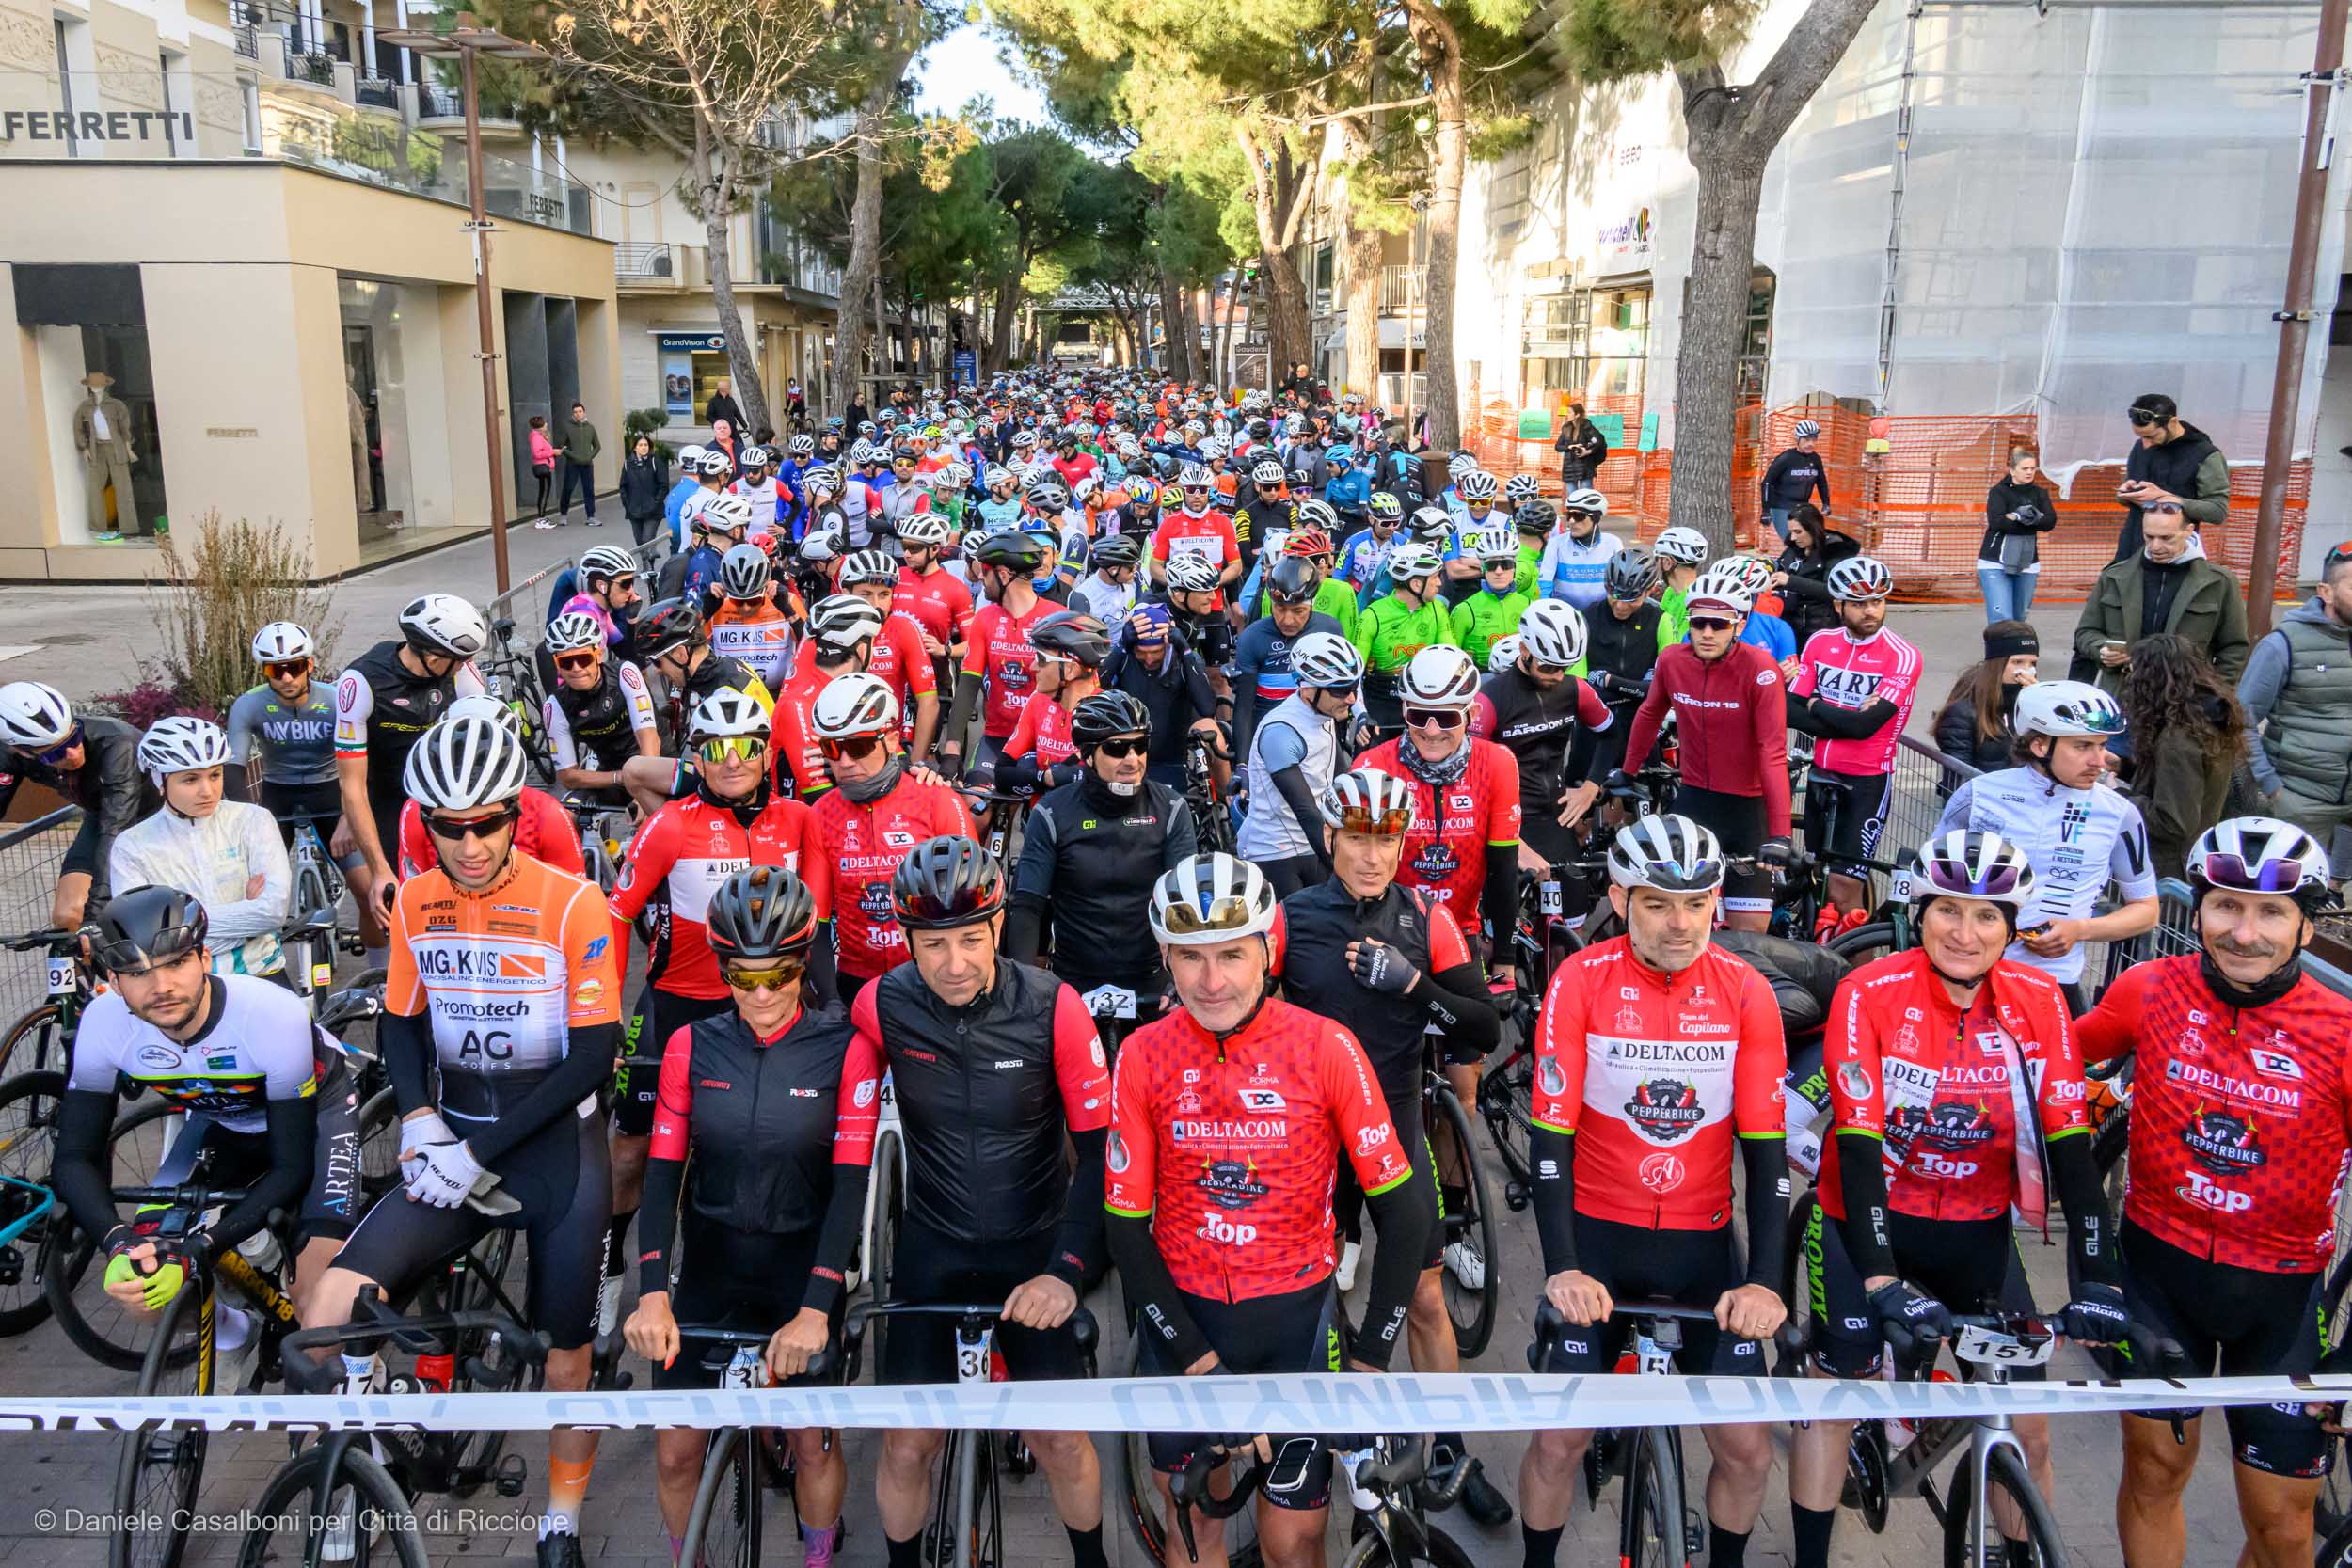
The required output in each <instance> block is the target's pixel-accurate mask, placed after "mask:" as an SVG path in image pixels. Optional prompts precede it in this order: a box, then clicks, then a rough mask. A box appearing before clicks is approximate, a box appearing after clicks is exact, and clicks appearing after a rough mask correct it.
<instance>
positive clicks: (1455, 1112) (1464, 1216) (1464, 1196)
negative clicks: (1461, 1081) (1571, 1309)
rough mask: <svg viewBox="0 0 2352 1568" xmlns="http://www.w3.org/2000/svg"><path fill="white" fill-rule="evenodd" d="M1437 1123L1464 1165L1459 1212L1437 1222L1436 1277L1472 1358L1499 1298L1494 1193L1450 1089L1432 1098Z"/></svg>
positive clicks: (1489, 1331)
mask: <svg viewBox="0 0 2352 1568" xmlns="http://www.w3.org/2000/svg"><path fill="white" fill-rule="evenodd" d="M1434 1098H1435V1100H1436V1101H1437V1104H1436V1107H1435V1109H1436V1113H1437V1117H1438V1119H1439V1120H1441V1121H1443V1122H1444V1123H1445V1125H1446V1126H1447V1127H1449V1128H1451V1129H1452V1130H1453V1133H1454V1148H1455V1149H1457V1150H1458V1151H1459V1154H1460V1158H1461V1162H1462V1175H1463V1180H1462V1182H1461V1183H1460V1186H1459V1188H1458V1189H1457V1190H1458V1194H1459V1196H1460V1197H1461V1200H1462V1202H1461V1212H1459V1213H1454V1212H1448V1213H1447V1214H1446V1215H1444V1217H1443V1218H1442V1219H1441V1220H1440V1221H1439V1222H1438V1223H1439V1225H1440V1227H1441V1228H1442V1230H1443V1232H1444V1240H1445V1256H1444V1257H1443V1258H1442V1259H1439V1264H1438V1267H1439V1274H1438V1279H1439V1281H1440V1282H1441V1283H1442V1285H1443V1287H1444V1290H1445V1312H1446V1316H1447V1317H1448V1318H1449V1319H1451V1320H1452V1321H1453V1323H1454V1345H1455V1348H1457V1349H1458V1350H1459V1351H1460V1352H1461V1354H1464V1355H1466V1356H1467V1355H1476V1354H1478V1353H1479V1352H1481V1351H1483V1350H1485V1349H1486V1341H1487V1340H1489V1339H1491V1338H1494V1332H1495V1309H1496V1306H1497V1304H1498V1303H1499V1302H1500V1301H1501V1299H1502V1277H1501V1276H1502V1266H1501V1265H1502V1259H1501V1256H1500V1248H1499V1247H1498V1246H1497V1245H1496V1242H1495V1211H1494V1201H1493V1200H1494V1195H1493V1194H1492V1193H1491V1192H1490V1191H1489V1190H1488V1189H1487V1186H1486V1165H1485V1164H1484V1163H1483V1162H1481V1161H1480V1159H1479V1158H1478V1148H1477V1146H1476V1145H1475V1144H1473V1143H1472V1142H1471V1141H1470V1116H1469V1114H1468V1113H1467V1112H1465V1111H1464V1110H1463V1109H1462V1101H1461V1100H1460V1099H1459V1098H1458V1097H1456V1096H1455V1094H1454V1091H1453V1090H1452V1089H1443V1090H1440V1091H1438V1094H1437V1095H1436V1096H1435V1097H1434Z"/></svg>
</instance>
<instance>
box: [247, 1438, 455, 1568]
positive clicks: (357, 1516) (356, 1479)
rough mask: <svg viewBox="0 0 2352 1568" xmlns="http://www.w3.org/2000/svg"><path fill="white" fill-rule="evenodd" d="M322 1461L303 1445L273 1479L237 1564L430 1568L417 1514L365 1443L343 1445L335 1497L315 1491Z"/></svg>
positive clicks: (295, 1567) (277, 1567)
mask: <svg viewBox="0 0 2352 1568" xmlns="http://www.w3.org/2000/svg"><path fill="white" fill-rule="evenodd" d="M318 1483H319V1463H318V1455H317V1453H316V1452H315V1451H314V1450H310V1449H305V1450H304V1451H302V1452H301V1453H298V1454H296V1455H294V1458H292V1459H290V1460H288V1461H287V1462H286V1464H285V1465H284V1466H283V1467H282V1468H281V1469H279V1470H278V1473H277V1474H276V1475H274V1476H272V1477H271V1478H270V1480H269V1484H268V1485H267V1486H266V1487H264V1488H263V1489H262V1499H261V1501H260V1502H259V1503H257V1504H256V1505H255V1506H254V1515H255V1520H256V1523H255V1525H254V1528H252V1529H251V1530H249V1531H247V1532H246V1538H245V1541H244V1542H243V1544H241V1545H240V1546H239V1548H238V1551H237V1568H307V1565H310V1564H315V1563H318V1562H321V1561H330V1562H333V1563H334V1564H335V1568H432V1564H431V1562H430V1561H429V1560H427V1559H426V1557H425V1553H424V1536H423V1534H422V1532H421V1531H420V1530H419V1529H418V1528H417V1516H416V1511H415V1510H414V1509H412V1508H411V1507H410V1506H409V1503H408V1498H407V1496H406V1495H405V1493H403V1492H402V1491H401V1489H400V1482H398V1481H394V1480H393V1479H392V1475H391V1472H390V1471H389V1470H387V1469H386V1468H384V1466H383V1465H381V1464H379V1463H378V1462H377V1461H376V1459H375V1458H374V1457H373V1455H371V1454H370V1453H369V1452H368V1451H367V1450H366V1449H363V1448H350V1449H344V1450H343V1456H342V1461H341V1463H339V1464H338V1465H336V1469H335V1491H334V1494H333V1496H331V1497H320V1496H319V1495H318Z"/></svg>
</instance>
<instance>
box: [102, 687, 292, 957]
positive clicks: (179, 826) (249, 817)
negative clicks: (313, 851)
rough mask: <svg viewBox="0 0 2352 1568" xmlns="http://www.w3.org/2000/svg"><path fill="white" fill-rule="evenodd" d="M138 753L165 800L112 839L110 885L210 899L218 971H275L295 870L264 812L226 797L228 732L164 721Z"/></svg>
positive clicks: (205, 724) (202, 723) (207, 909)
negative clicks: (153, 888)
mask: <svg viewBox="0 0 2352 1568" xmlns="http://www.w3.org/2000/svg"><path fill="white" fill-rule="evenodd" d="M138 757H139V766H140V767H142V768H146V769H147V770H148V772H149V773H150V774H151V776H152V777H153V779H154V781H155V787H156V789H157V790H159V791H161V792H162V794H163V798H164V806H163V809H162V810H161V811H159V812H157V813H155V815H154V816H151V817H149V818H147V819H146V820H145V821H143V822H140V823H137V824H135V825H134V826H133V827H131V828H129V829H126V830H125V831H124V832H123V833H122V835H121V836H120V837H119V838H117V839H116V840H115V843H114V855H113V858H112V860H111V861H110V863H109V865H110V869H111V874H112V877H113V884H112V885H114V886H116V887H142V886H147V885H153V886H157V887H169V888H178V889H179V890H180V891H182V892H183V893H186V894H188V895H191V896H192V897H194V898H195V899H197V901H198V902H199V903H201V904H202V905H203V906H204V913H205V916H206V918H207V920H208V921H209V922H210V923H211V929H212V936H211V941H210V946H211V947H212V950H213V970H214V973H215V974H266V975H276V974H278V973H279V972H280V971H281V970H282V969H283V968H284V967H285V955H284V953H283V952H282V951H281V950H280V948H279V946H278V930H279V929H280V928H281V927H284V925H285V924H286V917H287V906H288V904H289V903H290V902H291V901H292V897H293V893H294V869H293V867H292V866H291V865H290V864H289V863H288V862H287V859H286V846H285V843H284V841H283V840H282V839H280V838H279V837H278V824H277V822H276V820H275V819H273V818H272V817H271V816H270V814H269V813H268V812H267V811H265V810H263V809H262V807H260V806H253V805H247V804H246V803H245V802H244V801H241V800H223V799H222V793H223V789H224V785H223V783H222V779H223V774H222V768H223V767H224V766H225V765H226V764H227V763H228V761H229V737H228V736H225V735H223V734H222V733H221V729H220V726H219V725H217V724H215V723H213V722H211V721H209V720H203V719H189V718H178V717H175V718H170V719H159V720H157V721H155V722H154V724H153V725H151V727H150V728H149V729H148V732H147V734H146V735H145V736H141V737H140V739H139V752H138Z"/></svg>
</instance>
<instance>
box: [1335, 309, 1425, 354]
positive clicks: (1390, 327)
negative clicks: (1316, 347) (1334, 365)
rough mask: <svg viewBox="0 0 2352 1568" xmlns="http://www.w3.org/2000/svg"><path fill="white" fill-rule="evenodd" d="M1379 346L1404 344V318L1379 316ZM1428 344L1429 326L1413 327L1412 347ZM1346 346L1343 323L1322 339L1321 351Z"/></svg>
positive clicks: (1401, 345) (1394, 347) (1390, 346)
mask: <svg viewBox="0 0 2352 1568" xmlns="http://www.w3.org/2000/svg"><path fill="white" fill-rule="evenodd" d="M1380 346H1381V347H1382V348H1384V349H1391V348H1393V349H1402V348H1403V347H1404V346H1405V322H1404V318H1402V317H1400V316H1383V317H1381V318H1380ZM1428 346H1429V328H1428V327H1426V326H1419V327H1415V328H1414V329H1413V347H1415V348H1416V349H1425V348H1427V347H1428ZM1346 347H1347V327H1346V326H1345V325H1342V326H1341V327H1340V329H1339V330H1338V331H1336V332H1334V333H1332V334H1331V336H1329V337H1328V338H1326V339H1325V340H1324V341H1323V352H1324V353H1326V354H1337V353H1339V352H1340V351H1341V350H1343V349H1344V348H1346Z"/></svg>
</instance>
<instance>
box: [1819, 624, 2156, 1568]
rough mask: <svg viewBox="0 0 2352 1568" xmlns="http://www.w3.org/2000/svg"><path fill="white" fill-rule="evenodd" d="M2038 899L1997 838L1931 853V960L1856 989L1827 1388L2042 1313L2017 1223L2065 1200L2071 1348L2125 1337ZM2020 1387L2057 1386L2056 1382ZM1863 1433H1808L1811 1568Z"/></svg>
mask: <svg viewBox="0 0 2352 1568" xmlns="http://www.w3.org/2000/svg"><path fill="white" fill-rule="evenodd" d="M1828 635H1830V634H1829V633H1827V632H1821V633H1817V634H1816V636H1817V639H1818V638H1819V637H1826V636H1828ZM2033 883H2034V876H2033V868H2032V866H2030V865H2028V864H2027V863H2026V856H2025V852H2024V851H2023V850H2021V849H2019V848H2018V847H2017V846H2015V845H2013V844H2010V843H2009V842H2008V841H2007V840H2005V839H2003V838H2002V837H2001V836H2000V835H1999V834H1997V833H1979V832H1965V831H1963V832H1951V833H1945V834H1943V835H1941V836H1939V837H1937V838H1934V839H1932V840H1931V841H1930V842H1928V843H1927V844H1925V845H1923V846H1921V847H1920V849H1919V854H1918V858H1917V862H1916V863H1915V867H1914V869H1913V872H1912V884H1911V885H1912V895H1911V897H1912V906H1913V909H1914V911H1915V914H1916V917H1917V928H1918V932H1919V946H1918V947H1917V948H1916V949H1915V950H1913V951H1911V952H1908V953H1890V954H1888V955H1887V956H1886V957H1884V958H1878V959H1875V960H1873V961H1872V962H1869V963H1867V964H1864V965H1863V966H1862V967H1861V968H1859V969H1857V970H1855V971H1854V972H1853V973H1852V974H1849V975H1848V976H1847V977H1846V978H1845V979H1844V980H1843V981H1842V982H1840V983H1839V985H1838V988H1837V995H1836V1000H1835V1001H1834V1002H1833V1003H1832V1004H1831V1006H1830V1027H1829V1036H1828V1038H1827V1040H1826V1041H1825V1043H1824V1047H1823V1052H1824V1054H1823V1067H1824V1070H1825V1072H1826V1073H1827V1078H1828V1084H1829V1093H1830V1101H1831V1120H1830V1128H1831V1136H1830V1138H1829V1140H1828V1146H1827V1148H1826V1149H1825V1150H1824V1152H1823V1155H1822V1164H1821V1171H1820V1180H1819V1182H1818V1183H1817V1184H1816V1186H1815V1189H1814V1190H1815V1191H1816V1192H1817V1193H1818V1194H1819V1195H1820V1207H1819V1208H1818V1209H1817V1210H1816V1211H1815V1212H1814V1214H1813V1218H1812V1221H1811V1227H1810V1228H1809V1229H1808V1230H1807V1231H1806V1232H1805V1235H1804V1241H1803V1243H1802V1244H1803V1245H1804V1256H1805V1263H1806V1268H1807V1269H1808V1271H1809V1272H1810V1277H1811V1279H1812V1280H1813V1281H1814V1284H1813V1287H1812V1290H1811V1292H1810V1293H1811V1295H1812V1306H1813V1332H1812V1345H1813V1364H1814V1368H1815V1370H1816V1371H1817V1372H1818V1373H1820V1375H1822V1376H1825V1377H1875V1376H1877V1375H1878V1374H1879V1370H1880V1357H1881V1351H1882V1348H1883V1346H1884V1345H1885V1344H1887V1343H1890V1342H1891V1343H1892V1344H1893V1345H1894V1346H1895V1348H1896V1352H1897V1354H1898V1358H1899V1360H1901V1361H1902V1362H1904V1363H1906V1364H1910V1363H1915V1362H1916V1361H1917V1360H1918V1359H1919V1358H1920V1356H1921V1354H1924V1355H1925V1356H1926V1357H1927V1358H1929V1359H1930V1360H1932V1358H1933V1356H1934V1354H1935V1341H1937V1340H1939V1339H1942V1338H1946V1337H1947V1335H1948V1334H1949V1333H1950V1331H1951V1326H1952V1324H1951V1314H1952V1313H1953V1312H1956V1311H1957V1312H1969V1313H1975V1312H1992V1311H1998V1310H2007V1309H2016V1310H2022V1311H2027V1312H2030V1311H2031V1310H2032V1300H2031V1297H2030V1295H2023V1296H2022V1297H2021V1292H2022V1291H2023V1281H2022V1279H2020V1278H2019V1277H2018V1271H2019V1270H2020V1268H2021V1267H2022V1263H2021V1261H2020V1259H2018V1257H2017V1255H2016V1244H2015V1241H2014V1239H2013V1237H2012V1235H2011V1231H2010V1213H2011V1212H2012V1210H2014V1212H2017V1213H2019V1214H2021V1215H2023V1216H2024V1218H2025V1220H2026V1223H2027V1224H2028V1225H2038V1226H2040V1227H2042V1229H2043V1231H2044V1232H2045V1233H2046V1231H2047V1230H2048V1228H2049V1200H2050V1197H2051V1196H2052V1195H2053V1193H2055V1195H2056V1196H2057V1197H2058V1201H2059V1202H2060V1203H2062V1204H2063V1205H2065V1208H2066V1219H2067V1226H2066V1244H2067V1262H2068V1265H2069V1267H2068V1273H2069V1275H2070V1276H2071V1277H2072V1279H2073V1280H2074V1302H2073V1304H2072V1305H2070V1306H2069V1307H2067V1308H2066V1310H2065V1312H2064V1313H2063V1314H2061V1315H2060V1317H2059V1320H2058V1322H2059V1324H2060V1326H2061V1329H2062V1332H2064V1333H2065V1335H2066V1336H2067V1338H2072V1339H2075V1340H2079V1341H2083V1342H2089V1343H2099V1344H2106V1343H2110V1342H2116V1341H2120V1340H2122V1338H2123V1330H2124V1319H2123V1293H2122V1291H2121V1290H2119V1289H2118V1288H2117V1278H2118V1276H2117V1274H2116V1270H2115V1261H2114V1259H2115V1247H2114V1237H2113V1235H2112V1233H2111V1232H2112V1229H2113V1227H2114V1223H2115V1222H2114V1219H2113V1218H2112V1216H2110V1215H2109V1214H2108V1213H2107V1208H2106V1194H2105V1193H2104V1192H2103V1191H2102V1190H2101V1188H2100V1185H2099V1173H2098V1170H2097V1167H2096V1166H2095V1165H2094V1164H2092V1161H2091V1155H2090V1116H2089V1112H2088V1098H2087V1095H2086V1092H2085V1086H2084V1083H2083V1073H2082V1063H2081V1061H2080V1059H2079V1058H2078V1057H2077V1055H2076V1054H2075V1047H2074V1029H2073V1026H2072V1022H2071V1020H2070V1018H2069V1016H2068V1013H2067V1010H2066V999H2065V998H2064V997H2063V996H2062V995H2061V994H2060V993H2059V991H2058V986H2057V984H2056V983H2055V982H2054V981H2052V980H2051V979H2050V977H2049V976H2048V975H2046V974H2042V972H2041V971H2040V970H2037V969H2030V968H2028V967H2026V965H2024V964H2020V963H2012V962H2010V961H2008V960H2007V959H2004V958H2002V957H2001V950H2002V949H2003V948H2005V947H2006V946H2008V945H2009V942H2010V937H2011V936H2012V935H2013V934H2014V931H2015V928H2016V925H2017V917H2018V911H2021V910H2022V909H2024V908H2025V906H2026V904H2027V903H2028V902H2030V901H2031V899H2032V897H2033V895H2034V885H2033ZM2045 1173H2046V1174H2045ZM2015 1375H2016V1376H2018V1377H2020V1378H2026V1379H2032V1380H2039V1379H2040V1378H2041V1377H2042V1368H2039V1367H2031V1368H2019V1369H2017V1370H2016V1373H2015ZM1852 1426H1853V1423H1851V1421H1816V1422H1813V1423H1812V1424H1811V1425H1809V1426H1806V1427H1801V1428H1799V1429H1798V1431H1797V1434H1796V1440H1795V1444H1794V1448H1793V1452H1792V1455H1791V1460H1790V1465H1789V1482H1788V1490H1789V1497H1790V1503H1791V1512H1792V1514H1793V1518H1794V1526H1795V1528H1794V1535H1795V1539H1796V1554H1795V1559H1794V1560H1795V1564H1796V1568H1829V1540H1830V1531H1831V1527H1832V1525H1833V1523H1834V1522H1835V1521H1836V1516H1837V1499H1838V1494H1839V1492H1840V1491H1841V1489H1842V1488H1843V1486H1844V1484H1845V1480H1846V1454H1847V1448H1848V1443H1849V1440H1850V1439H1851V1435H1852ZM2018 1436H2019V1438H2020V1439H2021V1440H2022V1441H2023V1443H2024V1445H2025V1448H2026V1455H2027V1458H2028V1462H2029V1464H2030V1465H2031V1466H2032V1469H2033V1472H2034V1479H2035V1480H2036V1481H2037V1482H2039V1483H2040V1484H2041V1485H2042V1487H2043V1488H2044V1489H2045V1495H2049V1493H2048V1489H2049V1488H2050V1487H2051V1486H2052V1485H2053V1481H2052V1478H2051V1474H2050V1431H2049V1421H2048V1418H2045V1417H2020V1418H2019V1419H2018ZM2011 1555H2012V1556H2014V1555H2015V1553H2014V1550H2012V1553H2011Z"/></svg>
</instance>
